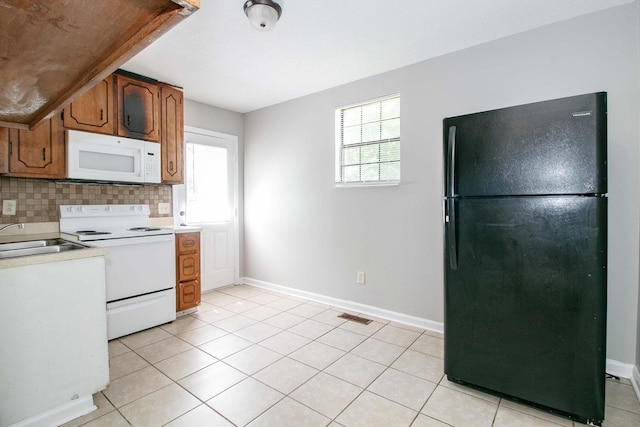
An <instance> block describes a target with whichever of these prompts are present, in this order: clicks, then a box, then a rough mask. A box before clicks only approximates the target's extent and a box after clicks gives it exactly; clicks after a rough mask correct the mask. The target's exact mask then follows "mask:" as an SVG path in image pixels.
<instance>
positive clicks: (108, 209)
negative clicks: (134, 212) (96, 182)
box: [104, 206, 113, 212]
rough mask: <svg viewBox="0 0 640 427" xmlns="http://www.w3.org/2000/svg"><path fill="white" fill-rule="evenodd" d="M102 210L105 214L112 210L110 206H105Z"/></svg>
mask: <svg viewBox="0 0 640 427" xmlns="http://www.w3.org/2000/svg"><path fill="white" fill-rule="evenodd" d="M104 210H105V211H107V212H111V211H112V210H113V208H112V207H111V206H107V207H106V208H104Z"/></svg>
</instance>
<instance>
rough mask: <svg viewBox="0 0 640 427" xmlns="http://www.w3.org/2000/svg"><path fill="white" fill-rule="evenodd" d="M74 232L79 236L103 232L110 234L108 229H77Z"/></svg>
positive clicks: (99, 234) (97, 234) (95, 234)
mask: <svg viewBox="0 0 640 427" xmlns="http://www.w3.org/2000/svg"><path fill="white" fill-rule="evenodd" d="M76 234H78V235H80V236H101V235H103V234H111V233H110V232H108V231H96V230H78V231H76Z"/></svg>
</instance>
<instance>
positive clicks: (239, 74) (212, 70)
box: [121, 0, 633, 113]
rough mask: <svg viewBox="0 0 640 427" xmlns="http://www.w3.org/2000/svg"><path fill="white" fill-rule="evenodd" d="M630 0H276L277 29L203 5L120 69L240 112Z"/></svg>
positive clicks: (237, 4) (235, 3) (219, 2)
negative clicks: (266, 29)
mask: <svg viewBox="0 0 640 427" xmlns="http://www.w3.org/2000/svg"><path fill="white" fill-rule="evenodd" d="M632 1H633V0H279V1H278V3H280V4H281V6H282V9H283V12H282V17H281V18H280V21H279V22H278V23H277V24H276V27H275V29H274V30H273V31H271V32H259V31H256V30H254V29H253V27H251V25H250V24H249V22H248V20H247V18H246V16H245V15H244V12H243V9H242V6H243V4H244V1H243V0H201V9H200V10H199V11H198V12H196V13H195V14H194V15H193V16H191V17H189V18H187V19H186V20H185V21H183V22H182V23H180V24H178V25H177V26H176V27H174V28H173V29H172V30H170V31H169V32H168V33H167V34H165V35H164V36H162V37H161V38H160V39H159V40H157V41H156V42H155V43H153V44H152V45H150V46H149V47H147V48H146V49H145V50H144V51H142V52H140V53H139V54H138V55H137V56H135V57H134V58H133V59H131V60H130V61H129V62H127V63H126V64H125V65H124V66H122V67H121V68H123V69H125V70H128V71H132V72H135V73H138V74H141V75H144V76H148V77H152V78H155V79H157V80H160V81H163V82H167V83H171V84H175V85H177V86H182V87H183V88H184V93H185V98H188V99H192V100H195V101H199V102H202V103H205V104H209V105H213V106H216V107H221V108H225V109H228V110H232V111H237V112H240V113H246V112H249V111H253V110H256V109H259V108H263V107H267V106H270V105H274V104H277V103H280V102H283V101H287V100H290V99H294V98H298V97H301V96H304V95H308V94H310V93H314V92H319V91H321V90H324V89H328V88H331V87H335V86H338V85H341V84H344V83H348V82H351V81H354V80H358V79H361V78H364V77H368V76H372V75H375V74H380V73H382V72H385V71H389V70H393V69H396V68H400V67H403V66H406V65H409V64H413V63H416V62H420V61H423V60H426V59H429V58H433V57H436V56H440V55H444V54H446V53H449V52H453V51H457V50H460V49H464V48H467V47H470V46H474V45H478V44H480V43H485V42H488V41H491V40H496V39H498V38H501V37H505V36H509V35H512V34H515V33H519V32H522V31H526V30H530V29H533V28H536V27H540V26H543V25H547V24H551V23H554V22H558V21H563V20H567V19H570V18H573V17H576V16H579V15H584V14H587V13H591V12H595V11H598V10H602V9H607V8H610V7H614V6H617V5H620V4H624V3H630V2H632Z"/></svg>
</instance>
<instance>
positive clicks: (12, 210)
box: [2, 200, 17, 215]
mask: <svg viewBox="0 0 640 427" xmlns="http://www.w3.org/2000/svg"><path fill="white" fill-rule="evenodd" d="M16 207H17V203H16V201H15V200H3V201H2V215H15V214H16Z"/></svg>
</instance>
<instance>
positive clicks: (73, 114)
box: [64, 75, 116, 135]
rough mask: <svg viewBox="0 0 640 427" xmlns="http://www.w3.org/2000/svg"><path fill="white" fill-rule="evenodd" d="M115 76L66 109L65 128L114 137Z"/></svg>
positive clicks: (102, 82) (90, 90)
mask: <svg viewBox="0 0 640 427" xmlns="http://www.w3.org/2000/svg"><path fill="white" fill-rule="evenodd" d="M113 97H114V94H113V75H111V76H109V77H107V78H106V79H104V80H102V81H101V82H100V83H98V84H97V85H95V86H94V87H92V88H91V89H89V91H87V92H86V93H85V94H84V95H82V96H81V97H79V98H78V99H76V100H75V101H73V102H72V103H71V104H70V105H69V106H68V107H67V108H65V109H64V127H65V128H67V129H76V130H83V131H86V132H95V133H104V134H107V135H113V134H114V131H115V120H116V115H115V111H114V109H113V106H114V103H113Z"/></svg>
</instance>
